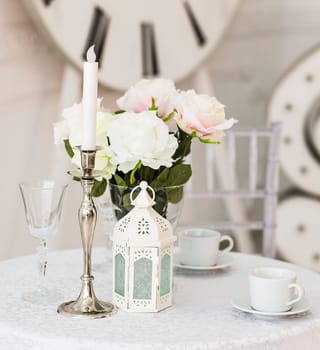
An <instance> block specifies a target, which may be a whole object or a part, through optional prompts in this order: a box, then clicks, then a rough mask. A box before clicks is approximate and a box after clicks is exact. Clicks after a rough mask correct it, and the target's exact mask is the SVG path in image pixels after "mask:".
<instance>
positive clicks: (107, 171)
mask: <svg viewBox="0 0 320 350" xmlns="http://www.w3.org/2000/svg"><path fill="white" fill-rule="evenodd" d="M116 118H117V116H116V115H113V114H111V113H107V112H98V113H97V124H96V144H97V146H100V147H102V150H101V151H98V152H97V154H96V161H95V169H97V170H101V171H103V173H104V177H105V178H106V179H110V178H111V176H112V175H113V174H114V173H115V171H116V166H115V165H113V164H112V163H110V157H109V155H108V153H107V151H106V149H107V146H108V139H107V131H108V129H109V125H110V123H111V122H112V121H113V120H115V119H116ZM69 142H70V145H71V146H72V147H75V146H78V145H81V144H82V124H79V125H77V127H74V128H73V129H71V132H70V135H69ZM72 163H74V164H75V165H77V167H79V168H80V167H81V159H80V152H77V151H76V152H75V153H74V156H73V158H72Z"/></svg>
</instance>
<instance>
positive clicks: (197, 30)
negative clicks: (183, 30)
mask: <svg viewBox="0 0 320 350" xmlns="http://www.w3.org/2000/svg"><path fill="white" fill-rule="evenodd" d="M183 6H184V8H185V10H186V12H187V16H188V19H189V21H190V24H191V27H192V29H193V32H194V35H195V37H196V39H197V42H198V45H199V46H204V45H205V44H206V41H207V38H206V36H205V35H204V33H203V30H202V28H201V26H200V24H199V21H198V20H197V18H196V16H195V14H194V12H193V10H192V8H191V6H190V4H189V2H188V1H184V2H183Z"/></svg>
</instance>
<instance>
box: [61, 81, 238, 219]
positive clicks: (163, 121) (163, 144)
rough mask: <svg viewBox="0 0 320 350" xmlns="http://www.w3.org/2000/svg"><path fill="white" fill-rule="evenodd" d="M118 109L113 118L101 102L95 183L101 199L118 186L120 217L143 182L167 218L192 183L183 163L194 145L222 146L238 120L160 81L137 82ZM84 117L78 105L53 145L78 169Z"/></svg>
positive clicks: (66, 113)
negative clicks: (99, 173) (77, 148)
mask: <svg viewBox="0 0 320 350" xmlns="http://www.w3.org/2000/svg"><path fill="white" fill-rule="evenodd" d="M117 105H118V107H119V111H117V112H115V113H109V112H106V111H105V110H104V109H103V108H102V107H101V99H98V101H97V107H98V108H97V110H98V112H97V124H96V125H97V126H96V142H97V146H100V147H102V150H100V151H98V152H97V155H96V165H95V166H96V169H97V170H100V171H102V174H103V177H101V178H100V179H99V180H96V181H95V186H94V189H93V195H94V196H101V195H102V194H103V193H104V191H105V190H106V188H107V181H109V183H110V184H113V185H118V188H119V189H120V190H118V193H116V194H115V193H113V198H112V200H113V202H114V203H115V204H116V206H117V207H119V208H122V209H124V210H123V211H121V215H120V216H121V217H122V216H123V215H125V214H126V213H127V212H128V211H129V210H130V209H131V204H130V201H129V194H130V191H131V188H132V187H133V186H136V185H138V184H139V183H140V182H141V181H143V180H144V181H147V182H148V184H149V185H150V186H151V187H153V189H154V190H155V192H156V203H157V204H156V210H157V211H158V212H159V213H160V214H161V215H163V216H166V208H167V204H168V203H169V202H170V203H178V202H179V201H180V200H181V198H182V195H183V192H182V191H183V189H182V187H181V186H180V185H183V184H185V183H186V182H187V181H188V180H189V178H190V177H191V174H192V170H191V165H190V164H186V162H185V161H186V157H187V156H188V154H189V153H190V151H191V142H192V140H193V139H195V138H197V139H199V140H200V141H201V142H204V143H208V144H218V143H220V138H221V137H222V136H223V135H224V131H225V130H226V129H229V128H231V127H232V126H233V125H234V124H235V123H236V120H234V119H226V118H225V111H224V105H223V104H221V103H220V102H219V101H218V100H217V99H216V98H215V97H210V96H208V95H200V94H196V92H195V91H194V90H188V91H179V90H177V89H176V87H175V85H174V83H173V82H172V81H171V80H167V79H161V78H158V79H153V80H146V79H143V80H141V81H139V82H138V83H137V84H136V85H134V86H133V87H131V88H130V89H129V90H128V91H127V92H126V93H125V94H124V95H123V96H122V97H121V98H119V99H118V100H117ZM81 115H82V105H81V103H79V104H74V105H73V106H72V107H70V108H67V109H65V110H64V111H63V114H62V116H63V118H64V119H63V120H62V121H60V122H58V123H56V124H55V125H54V135H55V143H64V145H65V148H66V151H67V153H68V154H69V156H70V157H71V158H72V162H73V163H74V164H76V165H77V166H78V167H79V168H80V154H79V152H74V151H73V147H75V146H77V145H81V141H82V140H81V135H82V130H81V128H82V123H81ZM179 186H180V187H179ZM163 188H169V189H170V188H171V190H169V191H162V190H161V189H163Z"/></svg>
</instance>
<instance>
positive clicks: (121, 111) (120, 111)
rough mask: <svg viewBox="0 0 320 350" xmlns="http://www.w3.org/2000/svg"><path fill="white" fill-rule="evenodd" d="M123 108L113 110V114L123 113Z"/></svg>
mask: <svg viewBox="0 0 320 350" xmlns="http://www.w3.org/2000/svg"><path fill="white" fill-rule="evenodd" d="M124 112H125V110H124V109H119V110H118V111H115V112H114V114H121V113H124Z"/></svg>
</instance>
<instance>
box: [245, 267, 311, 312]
mask: <svg viewBox="0 0 320 350" xmlns="http://www.w3.org/2000/svg"><path fill="white" fill-rule="evenodd" d="M296 278H297V277H296V273H295V272H294V271H292V270H288V269H283V268H277V267H257V268H255V269H253V270H252V271H251V272H250V274H249V290H250V304H251V307H252V308H254V309H255V310H259V311H264V312H284V311H288V310H290V309H291V308H292V306H293V305H294V304H296V303H297V302H298V301H300V300H301V299H302V298H303V297H304V288H303V287H302V286H300V285H299V284H297V283H296ZM295 294H296V296H295Z"/></svg>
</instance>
